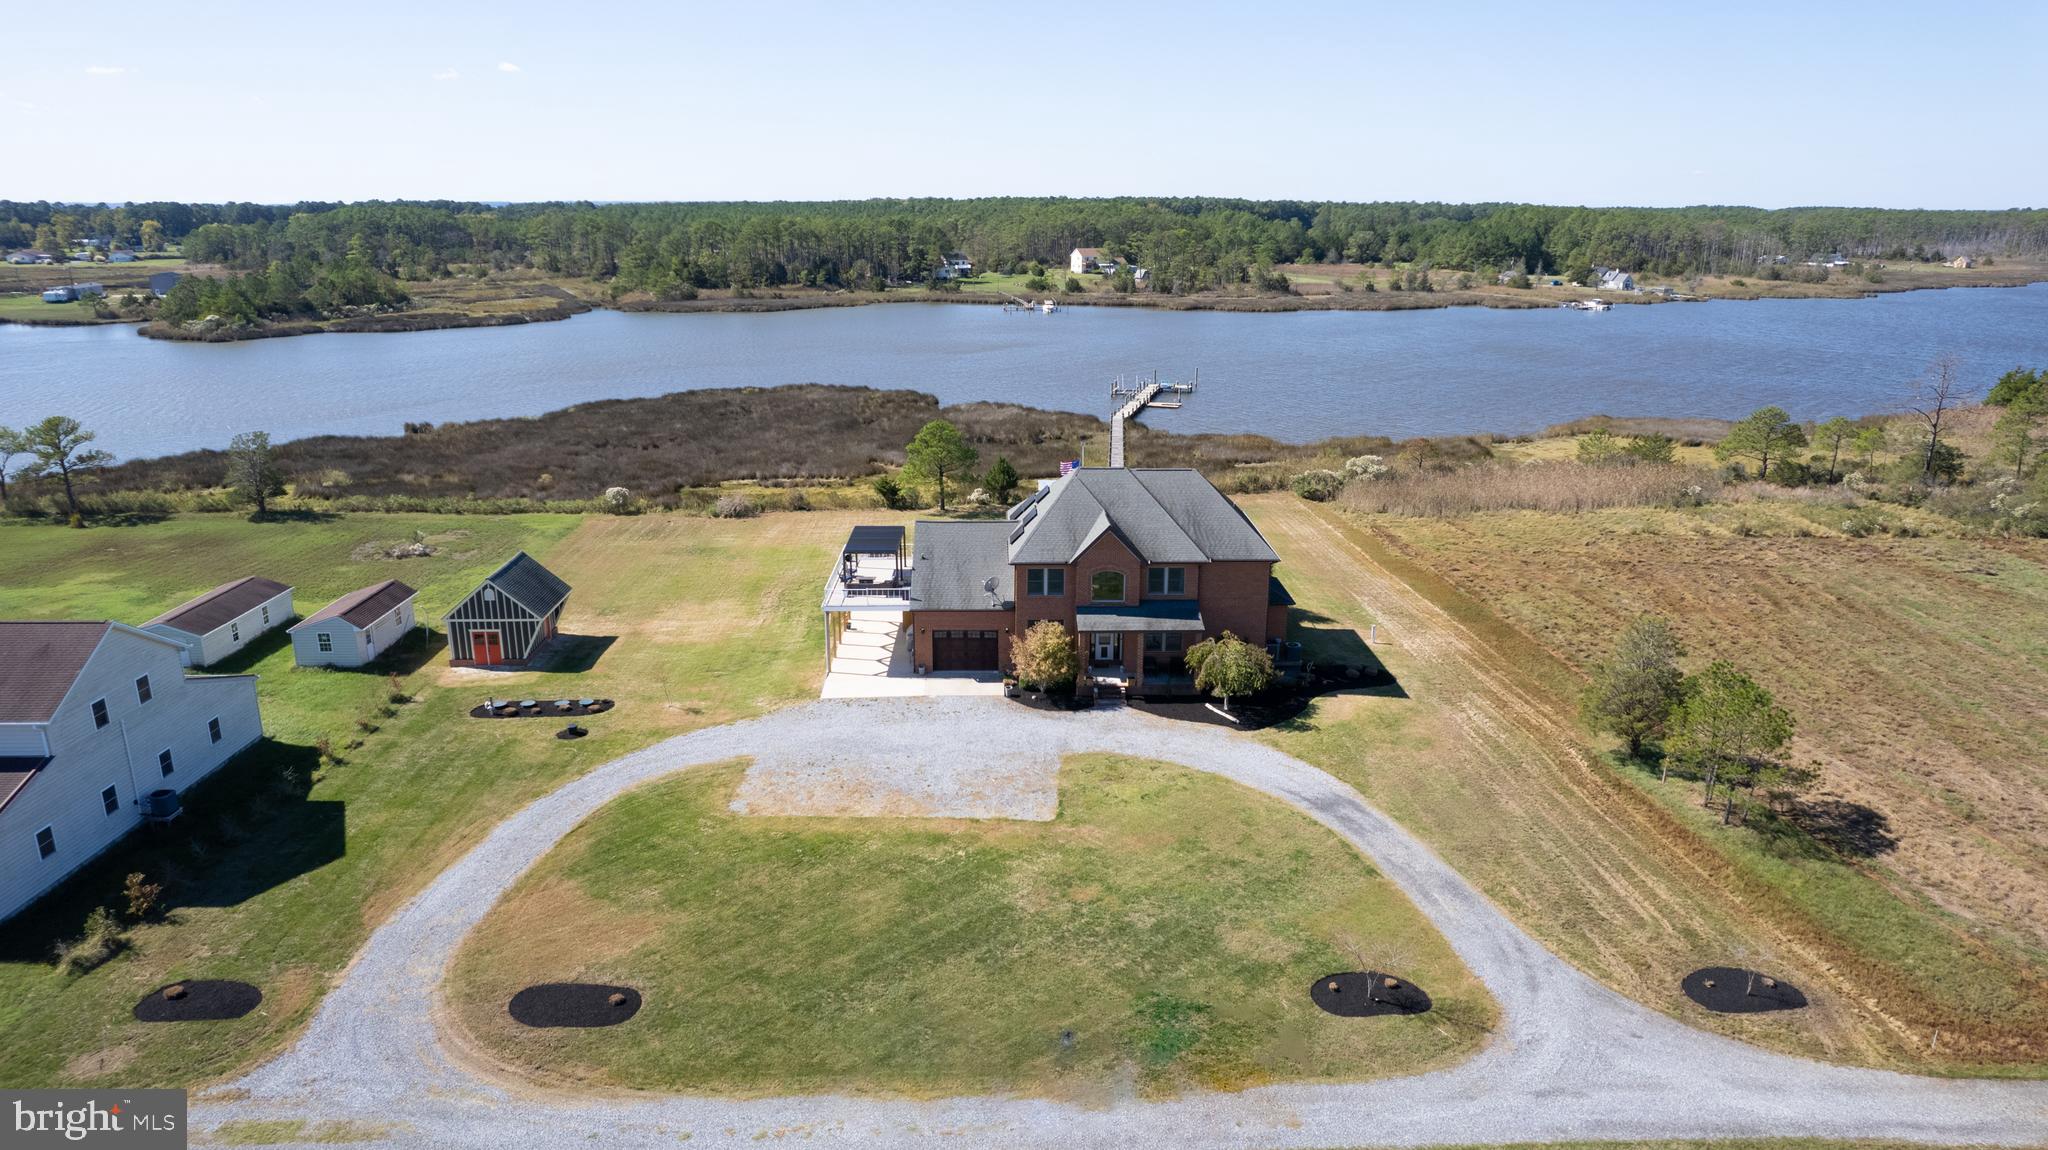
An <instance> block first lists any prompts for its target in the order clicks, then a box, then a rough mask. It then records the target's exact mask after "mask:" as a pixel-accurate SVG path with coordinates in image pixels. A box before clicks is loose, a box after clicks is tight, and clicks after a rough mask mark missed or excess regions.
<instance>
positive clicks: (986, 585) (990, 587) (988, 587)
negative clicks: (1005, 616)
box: [981, 575, 996, 595]
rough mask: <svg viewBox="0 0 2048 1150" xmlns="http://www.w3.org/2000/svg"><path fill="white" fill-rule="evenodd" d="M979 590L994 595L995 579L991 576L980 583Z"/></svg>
mask: <svg viewBox="0 0 2048 1150" xmlns="http://www.w3.org/2000/svg"><path fill="white" fill-rule="evenodd" d="M981 589H982V590H984V591H986V592H988V593H989V594H991V595H993V594H995V593H996V577H995V576H993V575H991V576H989V577H988V578H986V579H983V580H982V581H981Z"/></svg>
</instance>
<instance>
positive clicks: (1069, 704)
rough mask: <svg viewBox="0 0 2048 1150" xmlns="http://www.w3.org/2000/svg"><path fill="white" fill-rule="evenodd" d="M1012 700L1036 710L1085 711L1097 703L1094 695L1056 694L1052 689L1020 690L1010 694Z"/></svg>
mask: <svg viewBox="0 0 2048 1150" xmlns="http://www.w3.org/2000/svg"><path fill="white" fill-rule="evenodd" d="M1005 693H1006V694H1007V693H1008V692H1005ZM1010 701H1011V702H1013V703H1022V704H1024V705H1025V706H1027V707H1029V708H1031V709H1032V710H1034V711H1085V710H1087V709H1088V708H1089V707H1092V706H1094V705H1095V699H1094V697H1093V696H1092V695H1079V694H1075V693H1073V692H1068V693H1066V694H1056V693H1054V692H1051V691H1023V690H1020V691H1018V692H1017V693H1016V694H1013V695H1010Z"/></svg>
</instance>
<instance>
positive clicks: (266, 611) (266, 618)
mask: <svg viewBox="0 0 2048 1150" xmlns="http://www.w3.org/2000/svg"><path fill="white" fill-rule="evenodd" d="M263 625H264V626H265V627H268V626H270V604H268V603H265V604H264V605H263Z"/></svg>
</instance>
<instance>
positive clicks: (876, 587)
mask: <svg viewBox="0 0 2048 1150" xmlns="http://www.w3.org/2000/svg"><path fill="white" fill-rule="evenodd" d="M896 602H901V603H908V602H910V572H909V570H907V569H906V570H903V571H899V572H897V573H896V574H895V575H893V576H884V577H881V578H863V577H861V576H855V577H854V578H852V579H848V578H846V576H845V574H844V573H843V572H841V571H839V570H838V569H837V568H834V569H833V571H832V574H831V576H830V577H829V578H828V579H826V581H825V605H826V606H828V607H829V606H831V605H833V604H835V603H839V604H846V603H855V604H862V605H867V604H881V603H896Z"/></svg>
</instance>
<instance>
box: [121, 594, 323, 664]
mask: <svg viewBox="0 0 2048 1150" xmlns="http://www.w3.org/2000/svg"><path fill="white" fill-rule="evenodd" d="M266 608H268V609H269V611H270V622H268V623H265V622H264V621H263V612H264V610H265V609H266ZM291 618H292V589H291V588H289V587H287V588H285V589H284V590H282V591H279V592H278V593H277V594H275V595H273V596H271V597H270V598H269V599H268V600H267V601H265V602H262V603H259V604H257V605H256V606H254V607H251V608H249V609H248V610H247V611H244V612H242V614H241V615H239V616H237V617H236V618H233V619H230V620H228V621H227V622H226V623H222V624H221V625H220V626H218V627H215V628H214V629H213V630H211V631H208V632H207V633H206V634H204V635H193V634H191V633H190V632H186V631H180V630H177V629H175V628H173V627H171V626H170V625H169V624H162V625H158V626H151V627H144V628H143V630H145V631H150V632H153V633H155V634H158V635H162V636H163V637H164V638H166V639H169V640H171V641H172V642H174V643H178V644H180V645H182V646H183V647H184V648H185V650H186V652H187V659H186V661H187V663H188V664H190V665H191V666H194V667H210V666H212V665H213V664H215V663H218V662H220V661H221V660H222V659H225V658H227V657H228V656H229V655H232V654H234V653H235V652H237V651H239V650H241V649H242V648H244V647H246V646H248V645H249V644H251V643H253V642H255V641H256V637H257V636H259V635H261V634H263V633H264V632H265V631H269V630H272V629H274V628H278V627H282V626H284V625H285V624H286V623H289V622H291ZM237 635H239V636H240V638H237V637H236V636H237Z"/></svg>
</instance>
